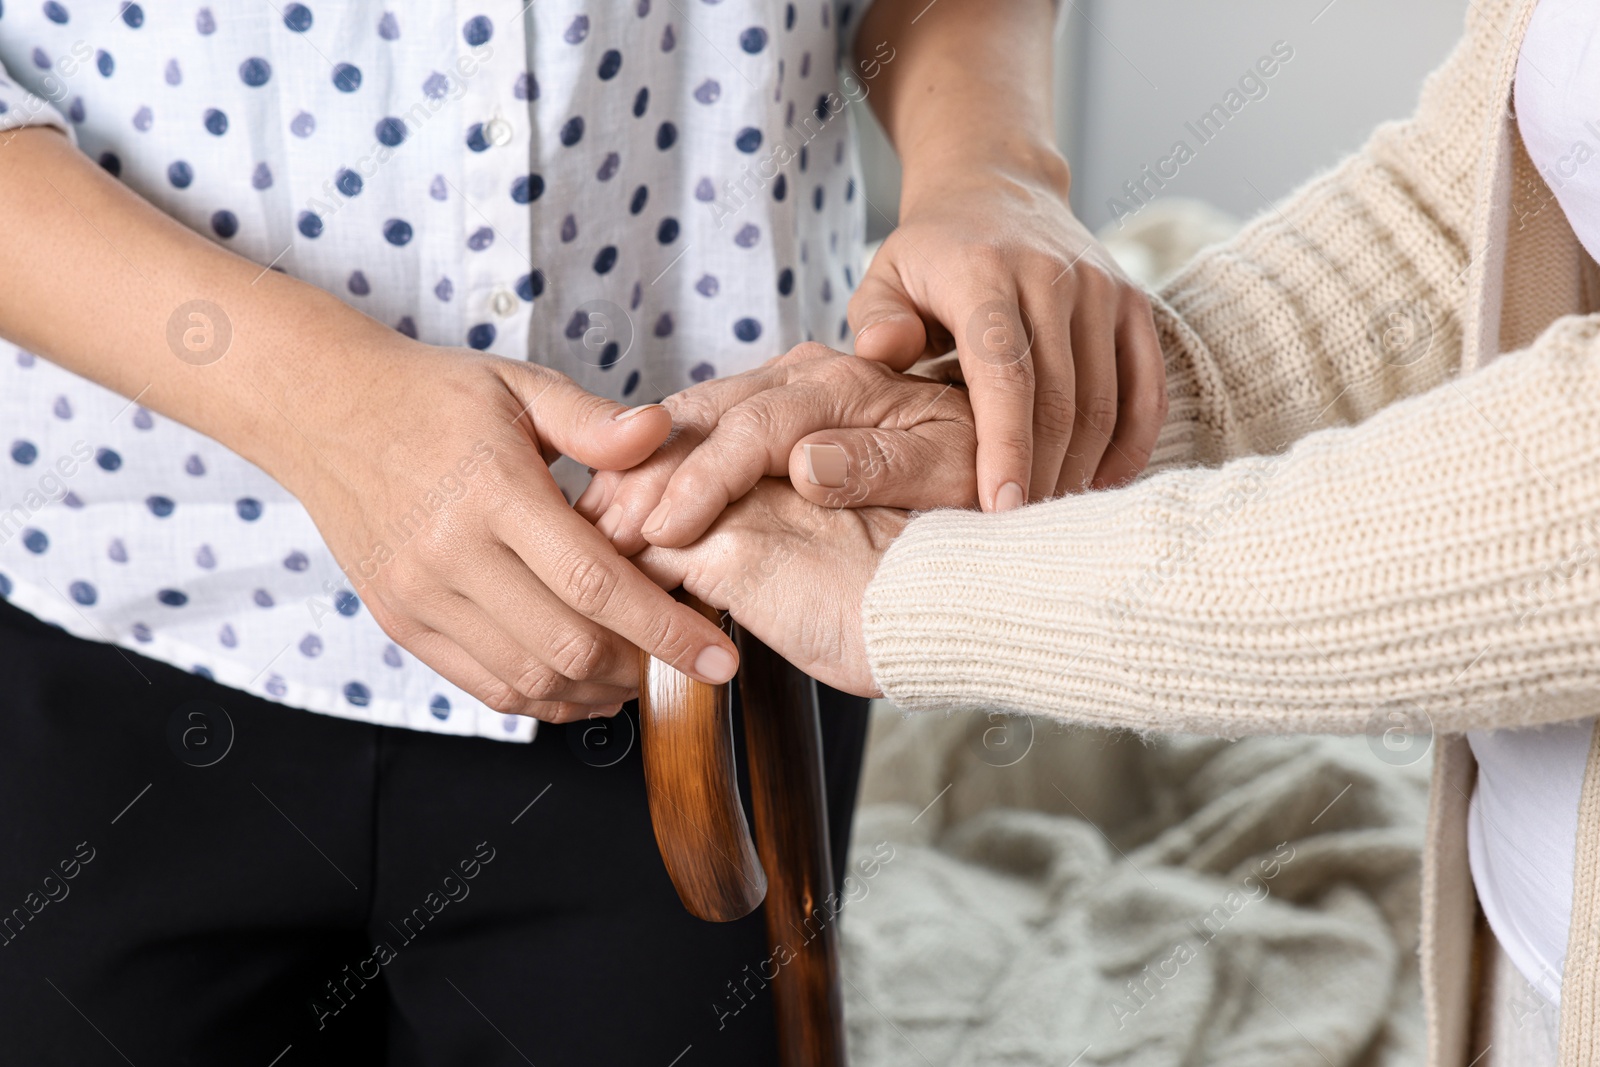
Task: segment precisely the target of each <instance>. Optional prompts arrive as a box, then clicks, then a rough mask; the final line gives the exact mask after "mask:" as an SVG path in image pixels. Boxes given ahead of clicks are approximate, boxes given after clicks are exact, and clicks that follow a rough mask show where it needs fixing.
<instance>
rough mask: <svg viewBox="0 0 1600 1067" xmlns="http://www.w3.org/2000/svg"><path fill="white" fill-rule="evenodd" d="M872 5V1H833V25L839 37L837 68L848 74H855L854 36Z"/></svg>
mask: <svg viewBox="0 0 1600 1067" xmlns="http://www.w3.org/2000/svg"><path fill="white" fill-rule="evenodd" d="M872 3H873V0H833V25H834V29H835V32H837V33H838V35H839V66H840V69H842V70H844V71H846V72H848V73H855V66H856V64H855V54H856V51H855V50H856V34H857V33H858V32H859V31H860V29H861V24H862V23H863V22H864V21H866V18H867V11H868V10H869V9H870V8H871V7H872ZM857 77H859V74H857Z"/></svg>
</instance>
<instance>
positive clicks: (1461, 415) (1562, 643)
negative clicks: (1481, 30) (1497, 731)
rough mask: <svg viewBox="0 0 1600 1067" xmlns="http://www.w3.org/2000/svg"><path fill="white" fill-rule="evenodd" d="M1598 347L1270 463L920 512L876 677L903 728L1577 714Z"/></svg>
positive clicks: (1591, 551) (1598, 404) (1572, 351)
mask: <svg viewBox="0 0 1600 1067" xmlns="http://www.w3.org/2000/svg"><path fill="white" fill-rule="evenodd" d="M1597 330H1600V326H1597V325H1596V323H1594V322H1592V321H1590V320H1589V319H1584V318H1567V319H1562V320H1558V321H1557V322H1556V323H1555V324H1554V325H1552V326H1551V327H1550V328H1549V330H1547V331H1546V333H1545V334H1544V335H1543V336H1541V337H1540V339H1539V340H1538V342H1537V343H1536V344H1535V345H1534V346H1533V347H1532V348H1530V349H1528V350H1525V351H1521V352H1516V353H1511V354H1507V355H1505V356H1502V357H1500V358H1499V360H1497V361H1496V362H1495V363H1493V364H1491V365H1490V366H1489V367H1487V368H1486V369H1484V370H1482V371H1480V372H1478V373H1475V374H1472V375H1469V376H1467V377H1465V378H1463V379H1461V380H1459V381H1454V382H1449V383H1446V384H1444V385H1441V386H1438V387H1436V388H1434V389H1432V390H1431V391H1429V392H1427V393H1424V394H1421V395H1418V396H1415V397H1412V398H1410V399H1407V400H1403V401H1400V402H1397V403H1394V404H1392V405H1389V406H1388V407H1386V408H1385V409H1384V410H1382V411H1381V412H1379V413H1378V414H1376V415H1374V416H1373V417H1372V418H1370V419H1368V420H1367V421H1366V422H1364V423H1362V424H1361V425H1359V426H1353V427H1343V428H1334V429H1327V430H1321V431H1317V432H1314V433H1311V434H1308V435H1306V436H1305V437H1304V438H1303V439H1302V440H1300V441H1299V442H1298V443H1296V444H1295V445H1294V446H1293V447H1292V448H1290V449H1289V450H1288V451H1286V452H1284V453H1281V454H1277V455H1262V456H1250V457H1245V458H1241V459H1237V460H1234V461H1232V462H1228V463H1225V464H1223V465H1222V466H1220V467H1214V468H1194V467H1191V468H1187V469H1173V470H1168V471H1166V472H1163V473H1160V474H1157V475H1155V476H1152V477H1149V478H1147V479H1145V480H1143V481H1142V482H1139V483H1136V484H1135V485H1133V486H1130V487H1128V488H1125V489H1121V490H1115V491H1110V492H1103V493H1094V494H1087V495H1082V496H1076V497H1068V498H1064V499H1061V500H1058V501H1053V502H1048V503H1043V504H1038V505H1034V506H1031V507H1026V508H1022V509H1019V510H1017V511H1014V512H1010V513H1005V514H1000V515H984V514H978V513H971V512H954V511H940V512H933V513H930V514H927V515H924V516H922V517H920V518H917V519H915V520H914V521H913V522H912V523H911V524H910V525H909V526H908V527H907V528H906V530H905V532H904V533H902V534H901V536H900V537H899V538H898V539H897V540H896V541H895V542H894V543H893V544H892V545H891V547H890V548H889V550H888V552H887V554H886V555H885V557H884V559H883V561H882V564H881V565H880V568H879V570H878V572H877V574H876V576H875V577H874V579H873V581H872V584H871V586H870V587H869V589H868V591H867V595H866V598H865V603H864V607H863V625H864V630H865V637H866V643H867V650H868V656H869V658H870V661H871V665H872V670H873V674H874V676H875V678H876V679H877V681H878V683H879V684H880V685H881V686H882V688H883V690H884V692H885V694H886V695H887V696H888V697H889V698H890V699H892V700H893V701H894V702H895V703H897V704H899V705H900V706H902V707H904V708H908V709H917V710H931V709H952V708H961V707H978V706H982V707H987V708H1000V709H1007V710H1014V711H1019V712H1027V713H1032V714H1040V715H1058V716H1062V717H1066V718H1070V719H1073V720H1075V721H1083V722H1092V723H1098V724H1104V725H1112V726H1126V727H1131V728H1134V729H1138V730H1164V731H1165V730H1174V731H1196V732H1204V733H1215V734H1222V735H1231V736H1236V735H1241V734H1250V733H1270V732H1288V731H1331V732H1359V731H1361V730H1364V729H1369V728H1371V727H1372V725H1373V724H1374V723H1378V722H1382V724H1383V725H1387V720H1385V719H1384V718H1383V717H1384V716H1385V715H1386V714H1387V712H1389V711H1400V712H1401V713H1403V714H1412V713H1413V712H1414V710H1420V711H1421V712H1424V713H1426V714H1427V715H1428V716H1429V717H1430V718H1431V720H1432V723H1433V726H1434V728H1435V729H1438V730H1441V731H1457V730H1464V729H1468V728H1474V727H1481V726H1488V725H1491V724H1492V725H1501V726H1504V725H1510V724H1520V723H1533V722H1540V721H1554V720H1559V719H1565V718H1574V717H1579V716H1581V715H1584V714H1592V713H1593V711H1594V708H1595V700H1596V697H1597V696H1600V692H1597V690H1600V558H1597V551H1600V529H1597V526H1596V525H1595V524H1596V523H1597V522H1600V341H1597V337H1596V334H1597Z"/></svg>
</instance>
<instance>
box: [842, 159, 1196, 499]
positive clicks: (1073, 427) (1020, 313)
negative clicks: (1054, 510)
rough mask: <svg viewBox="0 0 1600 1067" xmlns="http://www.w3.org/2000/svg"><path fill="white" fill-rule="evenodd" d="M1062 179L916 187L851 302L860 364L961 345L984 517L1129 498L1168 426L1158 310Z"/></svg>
mask: <svg viewBox="0 0 1600 1067" xmlns="http://www.w3.org/2000/svg"><path fill="white" fill-rule="evenodd" d="M1056 162H1057V163H1058V164H1059V167H1060V171H1061V174H1060V177H1059V178H1058V179H1057V180H1055V181H1053V182H1052V181H1050V180H1046V179H1043V178H1031V177H1029V176H1025V175H1022V174H1019V173H1015V172H1013V173H1006V172H1002V171H1001V170H998V169H995V168H984V167H973V168H969V169H967V170H966V171H964V172H963V171H962V170H959V169H955V168H949V167H947V168H942V169H941V171H940V173H939V176H938V179H937V181H936V182H933V183H932V184H931V186H927V187H925V186H913V185H911V184H909V178H908V186H907V189H906V192H905V194H904V195H903V197H902V201H901V209H900V225H899V227H898V228H897V229H896V230H895V231H894V232H893V233H891V234H890V235H889V237H888V239H887V240H885V241H884V243H883V247H882V248H881V249H880V250H879V251H878V254H877V255H876V256H875V257H874V258H873V261H872V265H871V267H870V268H869V269H868V270H867V272H866V275H865V276H864V277H863V278H862V280H861V285H860V287H859V288H858V289H857V290H856V292H855V295H854V296H853V297H852V298H851V300H850V325H851V327H852V328H853V329H854V330H855V331H856V343H855V349H856V354H857V355H860V356H862V357H865V358H867V359H872V360H878V361H881V362H883V363H886V364H888V365H889V366H891V367H895V368H897V369H901V370H903V369H905V368H907V367H910V366H911V365H912V364H913V363H914V362H916V361H917V360H918V359H921V358H923V356H924V355H937V354H940V353H942V352H946V351H949V349H950V347H951V343H952V342H953V343H954V347H955V349H956V351H957V352H958V353H959V355H960V359H961V367H962V370H963V371H964V372H965V375H966V381H967V385H968V387H969V389H970V390H971V399H972V408H973V412H974V414H975V416H976V419H977V426H978V455H977V479H978V487H979V498H980V500H981V501H982V505H983V508H984V509H985V510H988V511H996V510H1005V509H1007V508H1010V507H1016V506H1018V505H1020V504H1022V503H1023V502H1024V501H1027V500H1041V499H1045V498H1048V497H1051V496H1057V495H1060V494H1063V493H1071V492H1078V491H1080V490H1083V489H1088V488H1091V487H1093V488H1105V487H1107V486H1112V485H1118V484H1121V483H1123V482H1125V481H1127V480H1128V479H1130V478H1132V477H1134V476H1135V475H1137V474H1138V473H1139V472H1140V471H1142V470H1143V469H1144V467H1145V465H1146V464H1147V463H1148V462H1149V459H1150V453H1151V450H1152V449H1153V448H1154V447H1155V442H1156V436H1157V434H1158V433H1159V432H1160V429H1161V424H1162V421H1163V420H1164V419H1165V417H1166V404H1167V401H1166V372H1165V365H1164V362H1163V358H1162V353H1161V346H1160V343H1159V341H1158V340H1157V336H1156V331H1155V324H1154V321H1153V320H1152V318H1151V313H1150V303H1149V300H1148V298H1147V297H1146V295H1145V293H1144V292H1143V290H1141V289H1140V288H1139V287H1138V286H1137V285H1135V284H1134V283H1133V282H1131V281H1129V280H1128V278H1127V277H1126V276H1125V275H1124V274H1123V273H1122V271H1121V270H1120V269H1119V268H1118V267H1117V265H1116V263H1115V262H1114V261H1113V260H1112V258H1111V255H1110V253H1108V252H1107V251H1106V250H1105V249H1104V248H1103V247H1101V245H1100V244H1099V243H1097V242H1096V241H1095V240H1094V238H1093V237H1092V236H1091V235H1090V234H1089V232H1088V230H1086V229H1085V228H1084V226H1083V224H1082V223H1080V222H1079V221H1078V220H1077V218H1075V217H1074V216H1073V214H1072V211H1071V209H1070V208H1069V207H1068V206H1067V202H1066V197H1065V191H1064V190H1065V184H1066V177H1065V167H1066V164H1065V163H1064V162H1062V161H1060V160H1059V159H1057V160H1056Z"/></svg>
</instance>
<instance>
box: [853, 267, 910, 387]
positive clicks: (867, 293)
mask: <svg viewBox="0 0 1600 1067" xmlns="http://www.w3.org/2000/svg"><path fill="white" fill-rule="evenodd" d="M874 266H877V261H876V260H875V261H874ZM849 318H850V328H851V329H852V330H854V331H855V334H856V355H858V356H860V357H862V358H863V359H870V360H874V361H876V362H878V363H887V364H888V365H889V366H891V367H893V368H894V369H895V370H905V369H906V368H907V367H909V366H911V365H912V364H913V363H915V362H916V361H917V360H919V359H921V358H922V354H923V351H924V350H925V349H926V348H927V346H928V331H927V328H926V327H925V326H923V324H922V316H921V315H920V314H918V312H917V305H916V303H915V302H914V301H913V300H912V299H911V298H910V297H909V296H907V295H906V292H905V290H904V289H902V288H901V287H900V282H899V280H898V279H897V278H895V277H894V276H893V275H892V274H891V273H890V271H889V270H888V269H887V268H885V267H879V268H878V269H876V270H872V269H869V270H868V271H867V276H866V277H865V278H862V279H861V284H860V286H858V287H857V288H856V291H855V295H854V296H852V297H851V298H850V312H849Z"/></svg>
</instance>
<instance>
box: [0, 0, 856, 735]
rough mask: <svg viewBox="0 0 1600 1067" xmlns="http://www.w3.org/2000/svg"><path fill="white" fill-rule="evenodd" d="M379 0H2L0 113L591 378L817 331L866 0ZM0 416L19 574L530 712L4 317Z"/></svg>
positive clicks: (268, 239) (629, 395) (624, 386)
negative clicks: (500, 696) (412, 639)
mask: <svg viewBox="0 0 1600 1067" xmlns="http://www.w3.org/2000/svg"><path fill="white" fill-rule="evenodd" d="M391 5H392V6H388V7H386V6H385V5H384V4H383V3H380V2H377V0H338V2H337V3H334V2H331V0H322V2H320V3H318V2H315V0H313V2H312V3H310V4H305V3H285V4H282V5H274V4H261V5H231V4H220V3H218V4H214V5H213V6H209V7H205V6H190V5H183V4H169V3H162V4H156V3H150V2H145V3H130V2H126V0H59V2H58V0H49V2H45V3H40V2H38V0H0V65H3V70H0V130H5V129H12V128H16V127H20V126H26V125H54V126H56V127H59V128H60V129H62V130H63V131H65V132H67V133H68V135H69V136H72V137H73V138H75V140H76V143H77V145H78V146H79V148H81V149H82V150H83V151H84V152H85V153H86V154H88V155H89V156H90V158H92V159H95V160H97V161H98V162H99V164H100V166H102V167H104V168H105V169H106V170H107V171H109V172H110V173H111V174H113V175H116V176H117V177H118V178H120V179H121V180H122V181H123V182H125V183H127V185H128V186H129V187H130V188H132V189H134V190H136V191H137V192H138V193H139V194H140V195H142V196H144V197H145V198H146V199H148V200H149V201H151V202H152V203H153V204H155V205H156V206H157V207H159V208H160V209H161V210H162V211H165V212H167V213H168V214H170V215H171V216H173V217H174V218H176V219H178V220H179V221H181V222H183V223H184V224H185V225H187V226H189V227H191V228H192V229H194V230H196V231H198V232H200V233H203V234H205V235H207V236H208V237H210V238H211V239H213V240H215V241H217V242H219V243H221V244H223V245H226V246H227V247H229V248H232V249H234V250H235V251H237V252H239V253H240V254H241V255H244V256H247V257H249V258H250V259H252V260H254V261H256V262H258V263H260V264H262V266H263V267H267V266H272V267H274V268H276V269H280V270H284V271H287V272H288V273H290V274H292V275H295V276H296V277H299V278H303V279H305V280H306V281H309V282H311V283H313V284H315V285H318V286H321V287H322V288H324V289H326V290H328V291H329V292H332V293H335V294H337V295H338V296H340V297H341V298H342V299H344V300H346V301H347V302H349V303H350V304H351V305H352V306H354V307H357V308H360V309H361V310H362V311H365V312H367V313H368V314H370V315H372V316H373V317H375V318H377V319H378V320H380V321H383V322H387V323H389V324H391V325H392V326H393V327H394V328H395V329H396V330H398V331H400V332H402V333H404V334H407V335H409V336H411V337H415V338H418V339H420V340H422V341H425V342H428V343H431V344H437V345H453V346H464V347H468V348H474V349H479V350H484V351H489V352H493V353H496V354H498V355H502V356H508V357H512V358H515V359H528V360H533V361H535V362H538V363H542V364H545V365H548V366H551V367H554V368H556V369H558V370H560V371H562V372H564V373H566V374H568V375H570V376H572V377H573V378H574V379H576V380H577V382H578V383H579V384H580V385H582V386H584V387H585V388H587V389H589V390H591V391H593V392H595V393H599V394H602V395H605V396H608V397H611V398H614V399H617V400H621V401H625V402H629V403H645V402H649V401H654V400H658V399H660V398H661V397H662V396H665V395H667V394H669V393H673V392H676V391H677V390H679V389H682V388H684V387H686V386H688V385H690V384H692V383H694V382H697V381H702V380H705V379H707V378H712V377H716V376H719V375H726V374H731V373H736V372H739V371H742V370H746V369H748V368H750V367H752V366H755V365H756V364H758V363H760V362H762V361H764V360H766V359H769V358H771V357H772V356H774V355H777V354H779V353H781V352H783V351H784V350H786V349H787V348H789V347H790V346H792V345H794V344H796V343H798V342H799V341H802V340H806V339H816V340H824V341H827V342H830V343H832V344H835V345H840V344H844V343H846V342H847V339H848V336H849V334H848V328H847V326H846V323H845V302H846V298H847V296H848V294H849V292H850V290H851V288H852V287H853V285H854V283H855V282H856V280H857V272H858V270H859V266H858V256H859V251H860V245H861V237H862V223H863V215H862V211H861V208H862V202H863V198H862V197H861V196H860V195H859V194H858V192H857V186H858V179H857V173H856V163H855V159H854V154H853V152H854V149H853V140H852V137H851V116H850V106H849V105H850V103H851V102H852V99H853V97H852V96H851V95H850V94H849V93H848V92H847V91H846V90H847V87H849V86H852V85H853V86H855V88H856V96H857V97H859V93H860V91H861V89H860V84H859V83H857V82H855V81H853V80H847V81H845V82H844V84H843V85H841V82H840V78H839V70H838V67H839V57H840V54H841V48H843V47H847V45H848V36H847V35H848V32H849V30H850V28H851V25H852V23H853V22H855V21H858V20H859V13H860V11H861V10H862V7H863V5H862V4H860V3H856V4H854V5H850V4H844V3H834V2H830V0H795V2H793V3H782V2H762V0H610V2H608V3H605V4H594V3H586V2H582V0H538V2H537V3H534V4H528V3H526V0H485V2H481V3H462V4H454V3H444V2H438V0H429V2H415V3H404V2H400V0H391ZM41 269H47V265H42V266H41ZM106 344H108V345H115V344H116V338H115V337H107V338H106ZM0 447H3V448H4V449H5V453H4V455H0V596H4V597H6V598H8V599H9V600H10V601H11V602H12V603H14V604H16V605H17V606H18V607H21V608H22V609H24V610H26V611H29V612H32V613H33V614H35V615H37V616H39V617H40V618H42V619H44V620H46V621H48V622H52V623H56V624H58V625H60V626H61V627H63V628H65V629H66V630H67V631H69V632H71V633H73V634H75V635H77V636H79V637H83V638H87V639H90V640H98V641H113V642H116V643H118V644H121V645H124V646H126V647H128V648H131V649H136V650H137V651H139V652H140V653H143V654H144V655H146V656H151V657H154V658H156V659H159V660H164V661H166V662H168V663H172V664H175V665H177V666H179V667H181V668H183V669H184V670H188V671H193V672H194V673H197V674H201V675H205V676H206V677H209V678H214V679H215V680H216V681H218V682H220V683H222V684H224V685H228V686H233V687H235V688H238V689H243V690H246V691H248V692H251V693H254V694H256V695H257V696H261V697H265V698H266V699H269V700H275V701H279V702H281V703H284V704H289V705H293V706H295V707H299V708H305V709H309V710H312V711H317V712H323V713H327V714H331V715H338V716H342V717H345V718H351V719H359V720H363V721H367V722H374V723H383V724H387V725H394V726H406V727H411V728H415V729H420V730H431V731H436V732H443V733H454V734H473V735H480V736H486V737H496V738H502V739H507V740H526V739H528V738H529V737H530V736H531V735H532V725H533V724H532V722H531V720H527V719H523V718H520V717H513V716H502V715H499V714H496V713H494V712H491V711H489V710H488V709H487V708H485V707H483V706H482V705H481V704H479V703H478V702H477V701H476V700H474V699H473V698H471V697H470V696H468V695H467V694H466V693H464V692H462V691H461V690H458V689H456V688H455V687H454V686H452V685H450V684H449V683H448V682H446V681H445V680H444V679H442V678H440V677H439V676H438V675H437V674H435V673H434V672H433V671H432V670H430V669H429V668H428V667H427V666H425V665H424V664H422V663H421V662H419V661H418V660H416V659H415V658H413V657H412V656H411V655H409V654H408V653H406V652H405V651H403V650H402V649H400V648H399V647H397V646H396V645H395V644H394V643H393V642H391V641H390V640H389V639H388V637H387V636H386V635H385V634H384V633H383V631H382V630H381V629H380V628H379V627H378V625H377V624H376V623H375V622H374V621H373V620H372V616H371V614H370V613H368V612H367V611H366V610H364V608H363V605H362V603H361V601H360V599H359V598H358V597H357V596H356V595H355V594H354V593H353V592H352V591H351V589H350V588H349V584H348V583H347V582H346V580H345V579H344V576H343V574H342V573H341V571H340V569H339V567H338V565H337V563H335V561H334V559H333V556H332V554H331V553H330V552H329V551H328V549H327V547H326V546H325V545H324V544H323V542H322V540H321V538H320V537H319V536H318V534H317V531H316V528H315V527H314V525H313V524H312V522H311V520H310V518H309V517H308V516H307V514H306V512H305V511H304V510H303V509H302V508H301V507H300V505H299V504H298V502H297V501H295V499H294V498H293V497H291V496H290V495H289V494H288V493H287V492H286V491H285V490H284V489H283V488H282V487H280V486H279V485H277V484H276V483H275V482H273V481H272V480H271V479H269V478H268V477H266V476H265V475H264V474H263V473H262V472H261V471H260V470H258V469H257V468H255V467H253V466H252V465H250V464H249V463H247V462H246V461H245V460H243V459H241V458H240V457H239V456H237V455H235V454H233V453H232V452H230V451H228V450H227V449H226V448H224V447H223V446H221V445H219V444H218V443H217V442H215V441H213V440H211V439H210V438H207V437H204V436H202V435H200V434H197V433H195V432H194V431H192V430H189V429H188V428H186V427H184V426H181V425H178V424H177V423H174V422H172V421H170V420H167V419H163V418H161V417H159V416H156V415H155V414H153V413H151V412H149V411H147V410H145V409H144V408H142V407H140V406H139V404H138V403H137V400H136V399H135V400H134V401H129V400H127V399H125V398H122V397H119V396H117V395H115V394H113V393H111V392H109V391H107V390H105V389H102V388H100V387H98V386H96V385H94V384H92V383H90V382H88V381H85V380H84V379H82V378H79V377H77V376H76V375H73V374H70V373H68V372H67V371H65V370H62V369H61V368H59V367H56V366H54V365H53V364H50V363H48V362H47V361H45V360H43V359H39V358H36V357H35V356H34V355H33V354H31V353H29V352H27V351H23V350H21V349H20V348H19V347H18V346H16V345H6V344H4V343H3V342H0ZM556 473H557V475H558V480H559V481H560V482H561V485H562V488H563V490H565V491H566V492H567V493H568V494H569V497H570V496H572V495H574V494H576V493H577V492H578V491H580V490H581V488H582V485H583V482H584V479H585V473H584V472H583V471H582V470H581V469H577V468H576V467H575V465H573V464H570V463H569V462H568V461H565V460H563V461H561V462H559V463H558V464H557V467H556ZM132 662H133V661H130V664H131V663H132Z"/></svg>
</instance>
